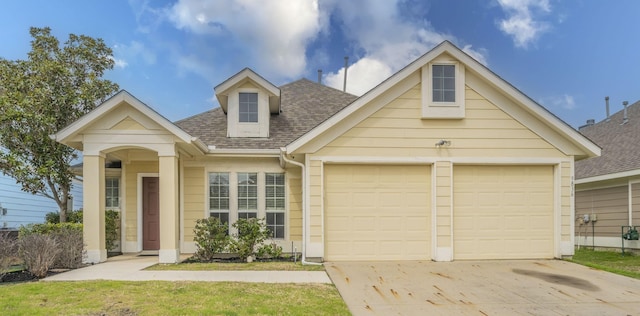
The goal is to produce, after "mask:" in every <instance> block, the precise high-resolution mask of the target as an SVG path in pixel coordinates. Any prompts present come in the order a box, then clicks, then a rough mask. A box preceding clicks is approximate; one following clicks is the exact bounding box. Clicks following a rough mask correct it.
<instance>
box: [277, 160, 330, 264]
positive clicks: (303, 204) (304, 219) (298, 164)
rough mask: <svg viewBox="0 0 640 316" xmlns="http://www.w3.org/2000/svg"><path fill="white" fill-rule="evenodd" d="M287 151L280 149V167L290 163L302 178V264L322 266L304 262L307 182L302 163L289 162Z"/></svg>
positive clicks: (305, 255)
mask: <svg viewBox="0 0 640 316" xmlns="http://www.w3.org/2000/svg"><path fill="white" fill-rule="evenodd" d="M286 152H287V149H286V148H284V147H280V164H281V165H282V167H283V168H284V164H283V163H282V162H283V161H284V162H285V163H290V164H292V165H296V166H298V167H300V171H301V175H300V176H301V177H302V258H301V261H302V264H308V265H318V266H320V265H322V263H318V262H308V261H307V260H306V258H307V217H308V215H307V199H306V198H305V196H306V195H307V192H306V189H305V188H306V185H307V181H306V174H305V165H304V164H303V163H300V162H297V161H294V160H290V159H288V158H287V154H286ZM292 250H293V249H292Z"/></svg>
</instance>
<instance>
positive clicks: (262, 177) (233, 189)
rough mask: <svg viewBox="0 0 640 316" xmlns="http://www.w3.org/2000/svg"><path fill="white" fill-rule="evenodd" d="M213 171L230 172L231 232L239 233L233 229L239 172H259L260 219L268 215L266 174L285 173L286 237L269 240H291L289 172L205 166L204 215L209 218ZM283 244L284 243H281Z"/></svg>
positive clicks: (236, 207) (270, 239)
mask: <svg viewBox="0 0 640 316" xmlns="http://www.w3.org/2000/svg"><path fill="white" fill-rule="evenodd" d="M211 173H228V174H229V210H228V212H229V234H235V233H237V231H236V230H234V229H233V227H232V225H233V223H235V222H237V221H238V211H239V210H238V174H239V173H257V174H258V210H257V213H258V215H257V217H258V218H259V219H265V224H266V217H267V210H266V199H265V195H266V174H267V173H282V174H284V181H285V182H284V184H285V188H284V190H285V191H284V206H285V207H284V210H283V211H282V212H284V214H285V215H284V227H285V229H284V239H283V238H269V239H267V240H268V241H274V242H278V241H289V240H290V227H289V216H290V214H289V213H290V212H289V196H288V194H289V193H288V192H289V190H288V187H289V177H287V172H286V171H284V170H279V171H277V170H267V171H255V170H245V169H238V170H229V169H227V168H222V169H209V168H205V177H204V178H205V196H204V197H205V211H204V216H205V218H208V217H209V216H210V213H211V212H212V210H211V207H210V201H211V200H210V199H209V185H210V184H209V174H211ZM281 246H282V245H281Z"/></svg>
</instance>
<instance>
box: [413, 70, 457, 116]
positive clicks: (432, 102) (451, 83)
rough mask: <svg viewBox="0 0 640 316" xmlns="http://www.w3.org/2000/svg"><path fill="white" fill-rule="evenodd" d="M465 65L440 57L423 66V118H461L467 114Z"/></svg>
mask: <svg viewBox="0 0 640 316" xmlns="http://www.w3.org/2000/svg"><path fill="white" fill-rule="evenodd" d="M464 90H465V69H464V65H462V64H461V63H459V62H457V61H455V60H449V59H448V58H438V59H436V60H435V61H433V62H431V63H429V64H427V65H425V66H424V67H423V68H422V118H423V119H461V118H464V114H465V100H464Z"/></svg>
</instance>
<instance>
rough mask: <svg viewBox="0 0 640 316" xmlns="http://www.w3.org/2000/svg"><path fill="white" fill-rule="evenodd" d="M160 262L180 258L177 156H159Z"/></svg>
mask: <svg viewBox="0 0 640 316" xmlns="http://www.w3.org/2000/svg"><path fill="white" fill-rule="evenodd" d="M159 160H160V162H159V167H160V251H159V253H158V261H159V262H160V263H176V262H178V261H179V259H180V249H179V248H180V247H179V244H180V235H179V225H180V217H179V207H178V190H179V178H178V157H176V156H175V155H173V156H160V157H159Z"/></svg>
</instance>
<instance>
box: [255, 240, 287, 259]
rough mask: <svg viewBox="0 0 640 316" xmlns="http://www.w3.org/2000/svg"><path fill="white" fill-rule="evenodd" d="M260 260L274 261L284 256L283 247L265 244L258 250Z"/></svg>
mask: <svg viewBox="0 0 640 316" xmlns="http://www.w3.org/2000/svg"><path fill="white" fill-rule="evenodd" d="M257 256H258V258H265V259H272V258H279V257H281V256H282V247H280V246H278V245H277V244H276V243H270V244H264V245H262V246H260V247H259V248H258V252H257Z"/></svg>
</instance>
